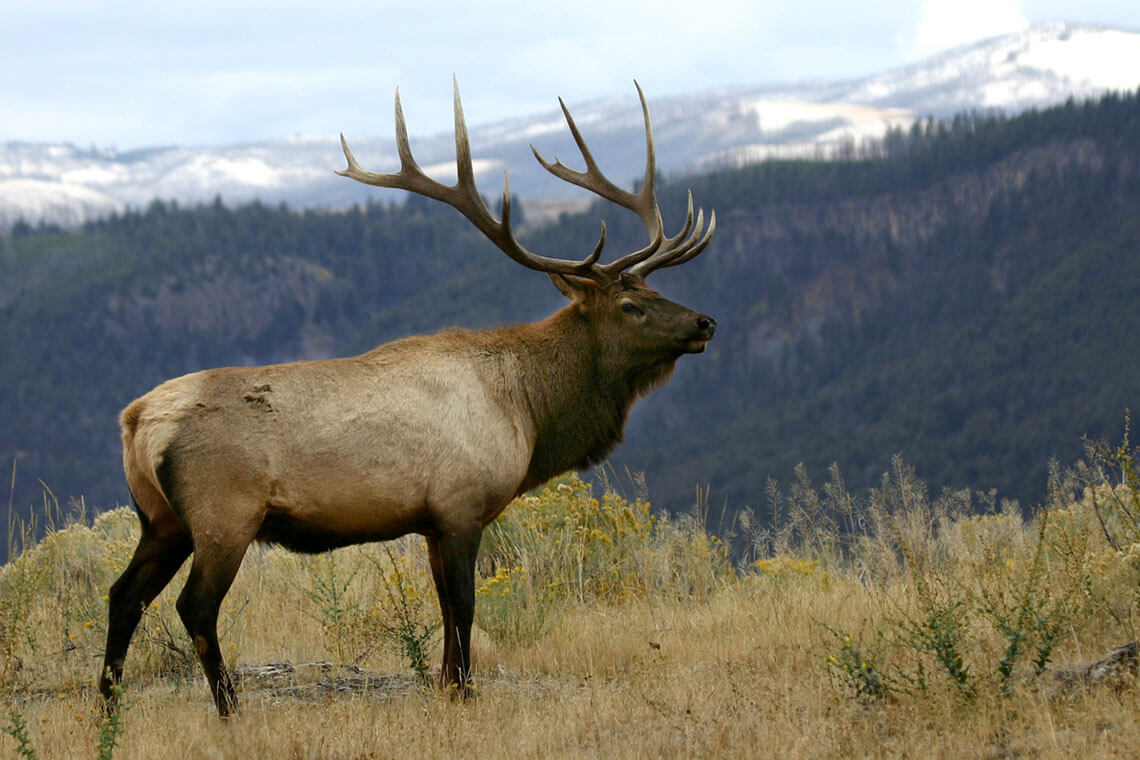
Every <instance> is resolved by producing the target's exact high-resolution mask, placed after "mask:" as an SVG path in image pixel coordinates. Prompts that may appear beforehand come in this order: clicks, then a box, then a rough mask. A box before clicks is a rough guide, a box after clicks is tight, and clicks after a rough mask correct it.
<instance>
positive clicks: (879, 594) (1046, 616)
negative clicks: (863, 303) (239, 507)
mask: <svg viewBox="0 0 1140 760" xmlns="http://www.w3.org/2000/svg"><path fill="white" fill-rule="evenodd" d="M1132 456H1133V452H1131V451H1129V449H1128V446H1127V443H1125V444H1124V445H1123V446H1121V447H1118V448H1107V447H1102V448H1101V449H1099V450H1094V449H1090V457H1089V460H1088V462H1087V463H1081V464H1079V465H1077V466H1076V467H1074V468H1072V469H1071V470H1070V471H1068V472H1066V473H1064V474H1057V475H1056V476H1055V477H1054V479H1053V482H1052V483H1051V489H1050V491H1051V497H1050V502H1049V504H1048V505H1046V506H1045V507H1042V508H1041V509H1038V510H1036V512H1035V514H1034V515H1033V516H1032V518H1031V519H1026V518H1024V517H1023V516H1022V515H1021V513H1020V511H1019V510H1017V509H1016V508H1014V507H1013V506H1012V505H1008V504H1006V505H1003V504H999V503H995V500H994V499H993V498H992V496H988V495H985V494H968V493H950V492H947V493H944V494H939V495H937V496H931V495H929V494H927V493H926V491H925V489H924V487H923V485H922V483H921V482H919V480H918V479H917V478H916V477H915V475H914V473H913V472H911V471H910V470H909V469H908V468H907V467H906V466H905V465H904V464H903V463H901V462H897V461H896V462H895V464H894V467H893V468H892V470H891V471H890V472H889V473H887V474H886V475H885V476H884V478H883V480H882V482H881V484H880V485H879V487H877V488H875V489H872V490H870V491H869V492H867V493H866V494H859V495H854V494H851V493H850V492H849V491H848V490H847V489H846V488H845V487H844V485H843V483H842V481H841V479H840V478H839V477H838V475H837V474H836V473H834V472H833V473H832V474H831V476H830V478H829V479H828V481H827V482H825V483H823V484H821V485H820V486H818V487H816V486H814V485H813V484H811V483H810V482H809V481H808V480H807V478H806V476H804V475H803V474H802V473H800V474H799V476H798V478H797V479H796V480H795V481H794V482H793V483H791V484H789V485H788V486H787V487H786V488H784V489H781V488H779V487H777V486H775V485H773V487H772V488H771V490H770V493H769V494H768V501H769V507H770V509H771V514H772V517H773V519H772V520H771V521H766V522H765V525H764V526H763V527H761V526H760V521H759V520H757V519H756V518H754V517H753V518H751V519H749V516H748V515H744V516H743V517H742V518H740V519H739V520H738V522H737V523H736V524H734V525H733V526H731V529H729V527H728V526H722V534H723V535H719V536H716V535H713V534H712V533H711V532H710V530H709V527H708V526H706V525H704V524H703V521H702V520H701V519H700V516H699V515H695V516H691V517H686V518H682V519H673V520H665V519H662V518H659V517H656V516H655V515H654V514H653V513H651V512H650V510H649V507H648V505H647V504H646V503H644V502H643V501H640V500H638V499H635V498H634V499H627V498H625V497H622V496H619V495H617V494H615V493H612V492H607V493H605V494H602V495H600V496H598V495H596V494H594V493H593V492H592V491H591V489H590V487H589V486H587V485H585V484H583V483H582V482H581V481H579V480H577V479H576V478H567V479H562V480H559V481H557V482H555V483H552V484H550V485H548V486H547V487H546V488H545V489H543V490H541V491H540V492H538V493H536V494H534V495H530V496H526V497H523V498H521V499H519V503H517V504H514V505H512V506H511V507H510V508H509V509H508V511H507V512H506V513H505V514H504V515H503V517H502V518H501V519H500V521H499V522H498V523H496V525H495V527H494V528H493V529H492V530H490V531H488V534H487V536H486V539H485V544H484V547H483V552H482V555H481V560H480V573H481V583H480V587H479V599H478V602H477V619H476V622H477V626H478V628H477V631H476V634H475V641H474V643H473V648H474V650H475V651H474V653H473V656H474V663H475V676H476V679H477V692H478V697H477V698H476V699H474V700H471V701H469V702H466V703H463V702H457V701H454V700H452V699H451V698H450V697H449V696H448V695H447V694H441V693H439V692H438V691H436V690H435V689H434V688H431V687H426V686H425V682H428V681H431V680H433V679H434V672H435V670H436V669H437V668H438V661H439V656H440V655H439V651H438V645H439V635H438V630H437V625H438V611H437V610H438V608H437V606H436V602H435V597H434V591H433V590H432V589H431V583H430V579H429V574H428V571H427V569H426V560H425V558H424V556H423V554H424V553H423V549H422V546H421V544H422V540H420V539H419V538H417V537H412V538H408V539H405V540H402V541H398V542H392V543H389V544H385V545H373V546H368V547H356V548H351V549H345V550H340V551H338V552H334V553H331V554H326V555H318V556H312V557H301V556H298V555H292V554H288V553H286V552H284V551H281V550H278V549H274V548H260V547H259V548H254V549H251V551H250V553H249V554H248V555H247V557H246V560H245V563H244V565H243V567H242V570H241V573H240V574H239V576H238V579H237V581H236V582H235V585H234V587H233V589H232V590H231V592H230V594H229V596H228V597H227V600H226V604H225V605H224V606H223V610H222V615H221V620H220V626H219V627H220V632H221V633H222V642H223V648H224V650H225V652H226V655H227V660H228V662H229V663H230V665H231V667H234V668H235V670H236V673H237V677H238V681H239V698H240V699H241V707H240V714H239V716H238V717H237V718H236V719H233V720H230V721H222V720H220V719H219V718H218V717H217V716H216V714H215V713H214V708H213V703H212V701H211V700H210V699H209V696H208V694H207V689H206V687H205V685H204V681H203V679H202V677H201V674H200V671H199V669H198V666H197V663H196V661H194V659H193V657H192V655H191V654H190V652H191V648H190V646H189V642H188V641H187V640H186V636H185V633H184V631H183V630H182V627H181V624H180V623H179V622H178V619H177V615H176V614H175V613H174V610H173V603H174V600H175V599H176V598H177V593H178V590H179V589H180V587H181V579H182V578H183V577H184V575H180V576H179V577H178V578H176V579H175V581H174V582H173V583H172V584H171V586H170V587H169V588H168V589H167V590H166V591H165V592H164V593H163V594H162V595H160V597H159V598H158V599H157V600H156V602H155V604H154V605H152V607H151V608H150V609H149V610H148V611H147V613H146V615H145V616H144V620H143V624H142V625H141V626H140V629H139V632H138V633H137V634H136V637H135V641H134V645H133V647H132V650H131V652H130V654H129V656H128V659H127V668H126V685H125V690H124V693H123V695H122V700H123V707H122V709H120V710H119V711H118V712H117V713H115V714H113V715H112V716H110V717H103V716H101V714H100V712H99V710H98V709H97V707H98V705H97V700H96V696H95V693H94V689H93V683H94V680H95V678H96V676H97V672H96V671H97V669H98V664H99V660H100V657H101V655H102V644H103V636H104V626H105V625H106V620H105V616H106V611H105V606H106V602H105V599H106V597H105V594H106V593H107V589H108V587H109V585H110V583H111V582H112V581H113V579H114V578H115V577H116V575H117V573H118V572H119V571H120V569H121V568H122V567H123V566H124V565H125V563H126V561H127V560H128V558H129V556H130V554H131V551H132V549H133V545H134V541H135V537H136V535H137V526H136V519H135V517H134V515H133V513H132V512H131V511H130V510H129V509H126V508H121V509H117V510H114V511H112V512H109V513H105V514H102V515H100V516H98V517H96V518H95V519H94V520H93V521H92V520H83V519H82V516H77V517H75V518H73V519H72V520H71V522H70V524H66V525H63V524H61V525H59V526H58V527H56V528H55V529H53V530H51V531H50V532H49V533H48V534H47V536H46V537H45V538H44V539H42V540H41V541H39V542H38V543H34V544H31V545H27V546H24V547H23V551H22V552H17V554H18V556H17V558H16V559H15V560H13V561H12V562H10V563H9V564H8V565H6V566H4V567H3V568H2V569H0V695H2V697H3V714H2V715H0V723H2V725H3V727H4V732H3V733H0V757H5V758H7V757H24V758H31V757H38V758H96V757H99V758H109V757H116V758H153V757H179V758H181V757H186V758H250V757H266V758H388V757H393V758H396V757H400V758H402V757H451V756H457V755H471V756H478V757H480V758H499V757H502V758H519V757H607V758H609V757H630V758H637V757H647V758H648V757H653V758H657V757H756V756H772V757H782V758H785V757H786V758H800V757H803V758H835V757H859V758H863V757H921V758H930V757H969V758H973V757H976V758H1038V757H1040V758H1053V757H1056V758H1061V757H1064V758H1072V757H1112V756H1121V757H1136V756H1140V699H1138V694H1137V691H1136V688H1135V684H1134V674H1135V662H1134V660H1132V661H1131V662H1126V663H1124V665H1123V666H1122V667H1121V668H1119V669H1118V670H1117V671H1115V672H1114V673H1112V674H1110V675H1108V676H1107V677H1103V678H1101V677H1095V676H1091V675H1089V674H1086V673H1082V672H1081V670H1080V668H1081V667H1082V666H1084V665H1087V664H1090V663H1093V662H1095V661H1097V660H1100V659H1101V658H1103V657H1104V656H1105V654H1106V653H1107V652H1108V651H1109V650H1111V649H1113V648H1114V647H1116V646H1118V645H1120V644H1124V643H1125V642H1129V641H1132V640H1134V639H1135V638H1136V630H1135V629H1136V623H1137V609H1136V602H1137V592H1138V590H1140V586H1138V583H1140V486H1138V483H1137V480H1136V477H1135V474H1134V472H1133V469H1132V466H1131V462H1132V461H1133V459H1132ZM61 522H63V521H61ZM13 540H14V541H17V542H18V540H19V534H18V531H17V534H16V535H15V536H14V537H13ZM730 545H731V546H732V547H733V548H732V551H730V550H729V548H728V547H729V546H730ZM14 556H16V555H14ZM184 572H185V570H183V573H184ZM273 663H289V664H290V665H288V666H285V665H272V664H273Z"/></svg>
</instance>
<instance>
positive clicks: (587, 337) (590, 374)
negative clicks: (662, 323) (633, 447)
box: [505, 306, 677, 490]
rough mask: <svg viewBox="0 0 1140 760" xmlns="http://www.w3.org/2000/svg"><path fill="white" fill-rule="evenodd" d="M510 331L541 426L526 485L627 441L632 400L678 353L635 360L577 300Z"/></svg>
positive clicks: (661, 377)
mask: <svg viewBox="0 0 1140 760" xmlns="http://www.w3.org/2000/svg"><path fill="white" fill-rule="evenodd" d="M505 330H506V331H509V333H510V335H511V337H512V338H513V340H511V341H510V343H511V350H513V351H515V352H517V356H518V361H519V367H520V370H521V372H522V373H523V374H524V376H523V377H520V378H519V383H520V385H521V392H522V393H523V394H524V396H525V398H526V401H527V404H528V406H529V409H530V413H531V415H532V419H533V420H534V425H535V430H536V433H537V437H536V441H535V448H534V453H533V456H532V457H531V461H530V467H529V469H528V471H527V479H526V481H525V482H524V483H523V487H522V489H521V490H528V489H530V488H533V487H535V486H537V485H540V484H541V483H544V482H545V481H547V480H549V479H550V478H552V477H554V476H555V475H558V474H561V473H563V472H566V471H567V470H571V469H579V470H583V469H586V468H588V467H591V466H592V465H595V464H598V463H599V462H601V461H603V460H604V459H605V458H606V457H607V456H608V455H609V453H610V452H611V451H612V450H613V449H614V447H615V446H617V444H618V443H620V442H621V440H622V437H623V434H624V428H625V421H626V418H627V416H628V415H629V410H630V408H631V407H632V406H633V402H634V401H636V400H637V399H638V398H639V397H640V396H642V395H645V394H646V393H648V392H649V391H650V390H652V388H653V387H654V386H655V385H657V384H659V383H661V382H664V381H665V380H667V379H668V377H669V375H670V374H671V373H672V371H673V365H674V362H675V361H676V358H677V357H676V356H668V357H657V361H655V362H648V363H645V364H643V365H641V366H639V365H637V364H634V363H633V362H632V361H631V360H630V357H628V356H624V355H622V353H621V352H620V350H616V349H615V348H614V347H613V346H612V345H609V344H607V343H606V342H605V341H603V340H601V339H600V338H599V336H598V335H597V334H595V333H594V331H593V330H592V328H591V326H590V323H589V321H588V320H587V319H586V318H585V317H584V316H583V315H582V314H581V313H580V312H579V311H578V309H577V308H576V307H575V306H568V307H567V308H565V309H563V310H562V311H559V312H558V313H556V314H554V315H552V316H551V317H549V318H547V319H545V320H543V321H541V322H536V323H533V324H526V325H518V326H516V327H511V328H505Z"/></svg>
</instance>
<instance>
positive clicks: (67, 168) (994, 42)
mask: <svg viewBox="0 0 1140 760" xmlns="http://www.w3.org/2000/svg"><path fill="white" fill-rule="evenodd" d="M1138 86H1140V33H1137V32H1135V31H1127V30H1120V29H1108V28H1095V27H1085V26H1076V25H1067V24H1052V25H1046V26H1041V27H1037V28H1034V29H1030V30H1027V31H1026V32H1023V33H1020V34H1013V35H1008V36H1004V37H998V38H994V39H991V40H986V41H983V42H979V43H976V44H972V45H967V46H963V47H960V48H956V49H954V50H951V51H948V52H946V53H944V54H942V55H939V56H935V57H933V58H930V59H927V60H925V61H921V62H918V63H915V64H913V65H910V66H906V67H903V68H901V69H897V70H892V71H888V72H884V73H882V74H878V75H875V76H870V77H865V78H860V79H857V80H849V81H841V82H815V83H797V84H791V85H780V86H767V87H745V88H740V89H736V90H723V91H711V92H697V93H692V94H690V95H685V96H679V97H672V98H656V97H654V94H653V93H652V92H650V93H648V96H649V99H650V104H651V107H652V109H653V114H654V127H655V133H656V137H657V148H658V156H659V167H660V169H661V170H662V172H663V173H665V174H666V175H670V176H675V175H678V174H682V173H691V172H692V171H695V170H702V171H703V170H709V169H714V168H717V167H720V166H725V165H741V164H744V163H749V162H755V161H757V160H761V159H763V158H767V157H772V156H776V157H792V156H803V157H820V156H832V155H835V154H837V153H839V154H842V153H843V152H844V151H848V150H850V149H851V148H852V147H858V146H859V145H860V144H861V143H863V142H864V141H865V140H868V139H877V138H880V137H882V135H883V134H884V133H885V132H886V131H887V130H888V129H890V128H892V127H899V126H901V127H904V128H905V127H907V126H909V125H910V123H911V122H912V121H913V120H914V119H915V118H920V119H922V118H926V117H928V116H933V117H936V118H951V117H953V116H954V115H955V114H957V113H961V112H968V111H972V110H978V109H983V110H984V109H1001V110H1003V111H1005V112H1007V113H1009V114H1015V113H1019V112H1021V111H1023V110H1025V109H1027V108H1031V107H1038V108H1039V107H1044V106H1048V105H1053V104H1057V103H1062V102H1064V100H1065V99H1066V98H1069V97H1075V98H1077V99H1083V98H1087V97H1094V96H1099V95H1101V94H1102V93H1104V92H1105V91H1107V90H1124V91H1132V90H1135V89H1136V88H1137V87H1138ZM557 94H558V93H551V110H550V111H548V112H545V113H541V114H532V115H527V116H523V117H520V118H517V119H510V120H506V121H503V122H499V123H493V124H482V125H481V124H479V123H478V114H475V113H472V114H469V118H471V119H472V120H473V127H472V130H471V139H472V145H473V147H474V151H475V154H476V156H477V157H478V158H479V159H480V161H479V165H478V166H477V167H476V169H477V171H478V172H479V173H480V175H481V177H482V179H483V181H484V184H485V185H488V186H497V185H498V184H499V183H500V182H501V178H502V172H503V170H504V169H509V170H510V173H511V187H512V188H513V191H514V192H515V193H516V194H517V195H519V196H520V197H521V198H522V199H523V200H524V201H527V202H537V201H540V200H543V199H550V198H580V197H581V195H580V194H577V191H575V190H574V189H573V188H571V187H569V186H567V185H565V184H564V183H559V182H556V181H554V180H552V179H551V178H550V177H549V176H548V175H546V174H545V173H544V172H543V171H542V169H541V168H540V167H539V166H538V165H537V164H536V163H535V162H534V159H533V157H532V156H531V153H530V145H531V144H532V143H534V144H535V145H536V146H538V147H539V148H540V149H541V150H542V151H543V152H544V153H545V154H546V155H562V156H565V157H570V156H575V155H576V151H575V149H574V146H573V144H572V142H571V141H570V138H569V136H568V135H567V133H566V130H565V127H564V125H563V122H562V115H561V113H559V112H558V111H557V109H556V108H554V105H555V97H556V96H557ZM377 95H378V96H380V97H381V98H382V99H385V98H387V97H388V93H378V94H377ZM571 105H572V106H573V109H574V112H575V114H576V116H577V118H578V120H579V123H580V124H581V125H582V127H583V129H584V130H585V132H586V133H587V135H588V136H589V139H590V145H591V148H592V149H593V151H594V153H595V155H596V156H597V157H598V159H599V161H600V162H601V163H602V165H603V166H605V167H607V169H608V170H609V172H610V174H611V176H614V177H616V178H620V179H625V180H627V181H632V180H633V179H634V178H636V177H639V176H640V175H641V171H642V169H641V160H642V154H641V152H640V151H639V150H632V149H631V146H636V145H639V144H640V141H641V137H642V136H641V130H642V127H641V114H640V111H639V109H638V107H637V101H636V98H635V97H634V94H633V91H632V88H631V90H630V92H629V94H628V96H625V97H620V98H610V99H602V100H596V101H593V102H587V103H574V104H571ZM380 113H384V117H383V118H382V119H381V120H380V121H379V122H378V123H374V124H373V123H369V124H345V125H344V131H345V133H346V134H347V135H348V136H349V137H350V138H351V139H352V143H353V146H354V149H355V151H356V153H357V155H358V156H359V157H360V159H361V161H362V162H363V163H364V164H365V165H366V166H369V167H376V168H377V169H378V170H382V169H385V168H389V167H394V166H395V165H396V158H395V150H394V147H393V141H392V127H391V123H392V122H391V120H390V117H389V116H388V114H387V113H385V112H384V109H380ZM409 128H410V129H411V131H412V134H413V135H416V134H417V133H416V125H415V124H414V123H412V124H410V125H409ZM375 135H379V137H374V136H375ZM82 139H83V138H82V135H78V134H77V135H76V140H78V141H82ZM414 142H415V150H416V155H417V156H418V157H419V158H420V159H421V162H422V163H423V164H424V166H425V167H428V169H429V171H435V172H438V173H440V174H441V175H446V174H447V173H448V172H454V168H453V165H454V142H453V138H452V136H451V135H450V134H444V135H430V136H422V137H420V138H418V139H414ZM342 165H343V158H342V157H341V153H340V148H339V144H338V142H337V136H336V135H333V134H330V135H325V136H320V137H316V138H295V139H281V140H275V141H266V142H262V143H255V144H242V145H225V146H212V147H188V146H173V147H169V146H168V147H155V148H152V149H147V150H137V151H130V152H123V153H120V152H118V151H115V150H99V149H94V148H93V149H89V150H85V149H80V148H77V147H75V146H74V145H42V144H29V143H7V144H0V231H3V230H4V229H8V228H10V227H11V225H12V224H14V223H15V222H16V220H17V219H20V218H23V219H24V220H26V221H27V222H29V223H31V224H32V225H33V226H34V225H35V224H36V223H38V222H39V221H40V220H44V221H47V222H50V223H56V224H63V225H73V224H75V223H77V222H80V221H84V220H86V219H90V218H94V217H97V216H103V215H106V214H107V213H111V212H114V211H119V210H121V209H122V207H123V206H124V205H129V206H131V207H133V208H142V207H145V205H146V204H147V203H149V202H150V201H151V200H152V199H155V198H160V199H162V200H175V201H177V202H179V203H183V204H186V203H202V202H210V201H211V200H213V199H214V197H215V196H219V195H220V196H221V197H222V198H223V199H224V200H225V201H226V202H227V203H242V202H247V201H251V200H255V199H257V200H260V201H262V202H265V203H277V202H280V201H285V202H287V203H289V204H290V205H292V206H294V207H297V208H309V207H317V208H338V207H344V206H348V205H351V204H352V203H354V202H363V200H364V199H366V198H368V197H372V194H371V193H370V191H369V190H368V189H366V188H363V187H361V186H359V185H357V184H355V183H352V182H348V181H346V180H343V179H341V178H338V177H336V176H334V174H333V170H334V169H337V168H340V167H341V166H342ZM28 181H34V182H36V183H37V185H36V188H35V192H34V193H30V192H29V191H28V189H27V186H26V185H23V186H22V185H18V184H16V183H20V182H28ZM77 188H84V189H86V191H87V196H85V197H80V196H79V195H77ZM36 199H38V200H36ZM33 200H34V201H35V202H32V201H33ZM534 207H535V206H532V208H534Z"/></svg>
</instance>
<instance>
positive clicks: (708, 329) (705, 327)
mask: <svg viewBox="0 0 1140 760" xmlns="http://www.w3.org/2000/svg"><path fill="white" fill-rule="evenodd" d="M697 329H698V330H700V331H701V335H702V336H704V338H705V340H708V339H709V338H711V337H712V336H713V335H714V334H715V333H716V320H715V319H713V318H712V317H709V316H706V315H704V314H701V315H700V316H698V317H697Z"/></svg>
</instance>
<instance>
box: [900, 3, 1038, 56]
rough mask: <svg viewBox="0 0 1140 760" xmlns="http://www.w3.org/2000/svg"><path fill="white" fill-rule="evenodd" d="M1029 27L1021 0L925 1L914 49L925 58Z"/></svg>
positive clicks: (912, 45) (916, 53)
mask: <svg viewBox="0 0 1140 760" xmlns="http://www.w3.org/2000/svg"><path fill="white" fill-rule="evenodd" d="M1028 27H1029V19H1027V18H1026V17H1025V15H1024V14H1023V13H1022V11H1021V2H1020V0H926V1H925V2H924V3H923V8H922V19H921V20H920V21H919V23H918V26H917V28H916V29H915V33H914V39H913V41H912V42H911V50H912V54H913V55H914V56H915V57H924V56H928V55H933V54H935V53H939V52H942V51H943V50H946V49H947V48H951V47H955V46H957V45H962V44H965V43H968V42H974V41H975V40H981V39H985V38H987V37H996V36H998V35H1001V34H1010V33H1012V32H1020V31H1023V30H1024V29H1026V28H1028Z"/></svg>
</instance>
